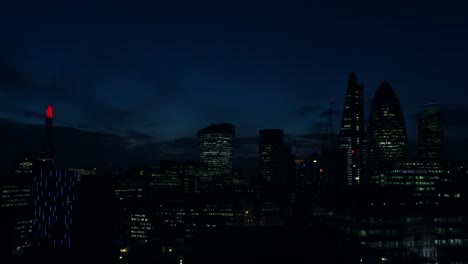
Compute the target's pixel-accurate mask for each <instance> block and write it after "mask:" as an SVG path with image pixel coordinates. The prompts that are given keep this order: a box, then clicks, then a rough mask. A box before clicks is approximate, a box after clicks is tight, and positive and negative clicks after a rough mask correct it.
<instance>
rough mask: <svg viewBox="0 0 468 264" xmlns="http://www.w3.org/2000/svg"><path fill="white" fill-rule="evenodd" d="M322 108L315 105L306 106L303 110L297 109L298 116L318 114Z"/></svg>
mask: <svg viewBox="0 0 468 264" xmlns="http://www.w3.org/2000/svg"><path fill="white" fill-rule="evenodd" d="M320 109H321V107H318V106H314V105H304V106H302V107H301V108H299V109H297V111H296V113H297V115H298V116H307V115H309V114H312V113H316V112H317V111H319V110H320Z"/></svg>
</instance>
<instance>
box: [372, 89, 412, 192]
mask: <svg viewBox="0 0 468 264" xmlns="http://www.w3.org/2000/svg"><path fill="white" fill-rule="evenodd" d="M367 133H368V142H367V147H368V151H367V157H368V159H367V163H368V166H367V168H368V177H369V182H370V183H372V184H379V185H385V177H384V176H383V174H382V173H381V172H382V170H385V169H386V168H389V167H391V166H392V165H393V164H394V163H395V162H397V161H403V160H405V159H406V158H407V155H408V146H407V145H408V139H407V134H406V126H405V120H404V118H403V113H402V111H401V106H400V101H399V100H398V98H397V96H396V94H395V92H394V91H393V89H392V87H391V86H390V84H389V83H388V82H383V83H382V84H381V85H380V87H379V88H378V89H377V92H376V94H375V96H374V99H373V100H372V105H371V111H370V115H369V124H368V128H367Z"/></svg>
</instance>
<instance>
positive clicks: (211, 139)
mask: <svg viewBox="0 0 468 264" xmlns="http://www.w3.org/2000/svg"><path fill="white" fill-rule="evenodd" d="M234 136H235V128H234V125H232V124H229V123H222V124H214V125H210V126H208V127H205V128H203V129H201V130H199V131H198V140H199V145H200V162H201V163H202V164H204V165H205V166H206V170H207V173H206V176H205V177H204V178H205V179H200V180H201V181H205V182H206V181H208V182H211V181H213V182H214V183H215V184H223V183H224V178H225V177H226V176H227V175H229V174H231V173H232V159H233V155H234Z"/></svg>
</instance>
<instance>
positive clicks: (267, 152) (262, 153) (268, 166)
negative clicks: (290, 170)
mask: <svg viewBox="0 0 468 264" xmlns="http://www.w3.org/2000/svg"><path fill="white" fill-rule="evenodd" d="M286 152H287V149H286V146H285V145H284V144H283V130H282V129H262V130H260V132H259V169H260V177H261V178H262V179H263V180H264V181H266V182H268V183H272V184H275V185H276V184H281V183H285V180H286V176H287V175H285V174H286V173H287V171H286V167H285V164H286V162H285V159H286V160H287V158H286V157H287V155H289V154H290V153H286Z"/></svg>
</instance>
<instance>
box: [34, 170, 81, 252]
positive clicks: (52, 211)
mask: <svg viewBox="0 0 468 264" xmlns="http://www.w3.org/2000/svg"><path fill="white" fill-rule="evenodd" d="M77 179H78V177H77V174H76V172H70V171H66V170H56V169H41V170H39V171H38V172H37V174H36V175H34V186H33V192H34V222H33V233H34V234H33V235H34V245H33V246H34V247H35V248H38V249H48V250H51V249H52V250H53V249H70V248H71V246H72V239H71V231H72V224H73V219H72V217H73V216H72V211H73V203H74V200H75V193H74V191H75V185H76V182H77Z"/></svg>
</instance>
